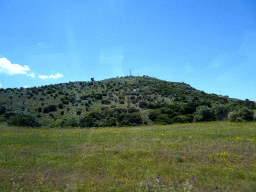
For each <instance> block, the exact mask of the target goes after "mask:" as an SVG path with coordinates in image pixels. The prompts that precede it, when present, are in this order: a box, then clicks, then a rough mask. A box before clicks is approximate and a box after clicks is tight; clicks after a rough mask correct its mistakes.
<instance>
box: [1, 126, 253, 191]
mask: <svg viewBox="0 0 256 192" xmlns="http://www.w3.org/2000/svg"><path fill="white" fill-rule="evenodd" d="M255 133H256V123H255V122H250V123H231V122H203V123H192V124H172V125H166V126H156V125H155V126H140V127H125V128H118V127H117V128H116V127H112V128H91V129H78V128H77V129H58V128H54V129H50V128H48V127H43V128H40V129H36V128H22V127H10V126H7V125H6V124H4V123H2V124H1V125H0V146H1V147H0V149H1V151H0V191H52V192H56V191H59V192H62V191H100V192H103V191H105V192H108V191H111V192H115V191H132V192H134V191H204V192H207V191H211V192H212V191H236V192H238V191H255V189H256V148H255V145H256V140H255Z"/></svg>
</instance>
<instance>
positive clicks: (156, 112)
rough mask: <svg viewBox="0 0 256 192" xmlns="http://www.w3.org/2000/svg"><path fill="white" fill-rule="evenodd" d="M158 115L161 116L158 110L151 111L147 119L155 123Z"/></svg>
mask: <svg viewBox="0 0 256 192" xmlns="http://www.w3.org/2000/svg"><path fill="white" fill-rule="evenodd" d="M160 115H161V113H160V111H159V110H152V111H150V112H149V114H148V117H149V119H151V120H152V121H155V120H156V118H157V117H158V116H160Z"/></svg>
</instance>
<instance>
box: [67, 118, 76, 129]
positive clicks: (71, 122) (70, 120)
mask: <svg viewBox="0 0 256 192" xmlns="http://www.w3.org/2000/svg"><path fill="white" fill-rule="evenodd" d="M67 125H68V126H71V127H77V126H78V122H77V120H76V119H75V118H74V117H73V118H71V119H69V120H68V122H67Z"/></svg>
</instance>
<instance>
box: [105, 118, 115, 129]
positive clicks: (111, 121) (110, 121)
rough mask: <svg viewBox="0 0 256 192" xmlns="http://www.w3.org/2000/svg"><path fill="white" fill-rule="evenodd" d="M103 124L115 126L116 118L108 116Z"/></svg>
mask: <svg viewBox="0 0 256 192" xmlns="http://www.w3.org/2000/svg"><path fill="white" fill-rule="evenodd" d="M105 126H106V127H112V126H116V118H114V117H108V118H107V120H106V122H105Z"/></svg>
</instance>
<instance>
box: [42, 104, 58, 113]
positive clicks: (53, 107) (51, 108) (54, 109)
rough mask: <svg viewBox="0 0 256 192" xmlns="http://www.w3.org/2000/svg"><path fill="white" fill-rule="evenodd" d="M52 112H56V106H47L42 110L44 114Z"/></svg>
mask: <svg viewBox="0 0 256 192" xmlns="http://www.w3.org/2000/svg"><path fill="white" fill-rule="evenodd" d="M52 111H57V106H56V105H49V106H47V107H45V108H44V113H48V112H52Z"/></svg>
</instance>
